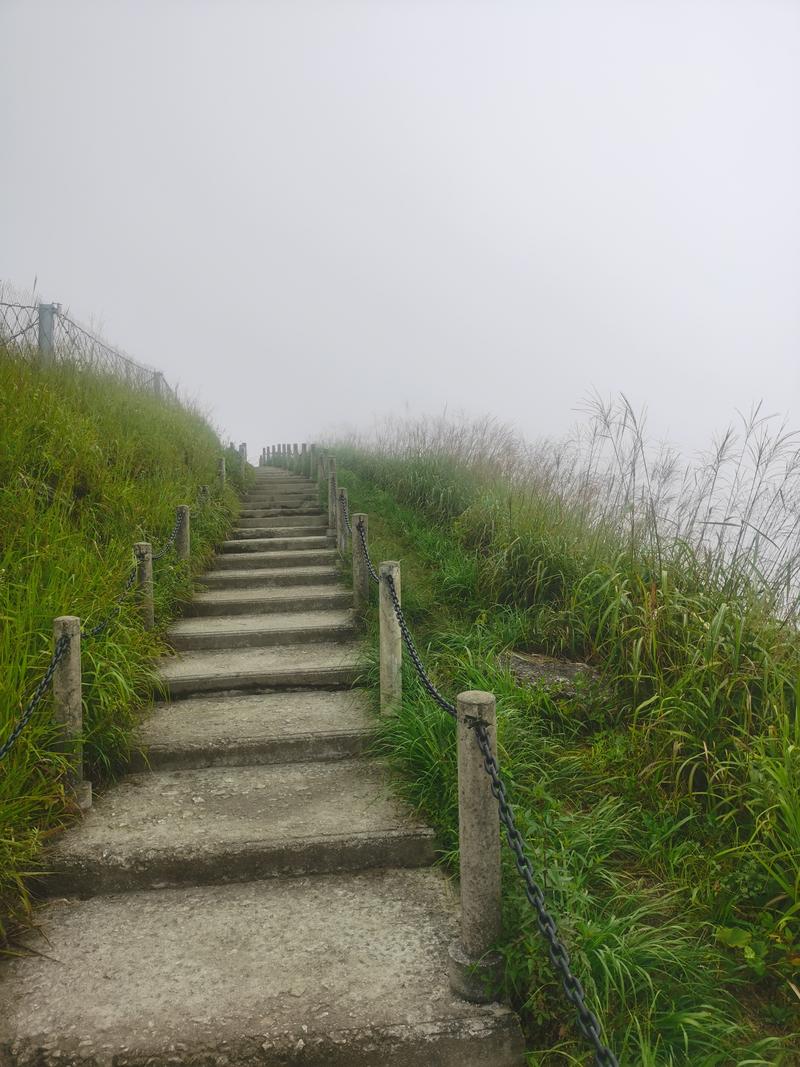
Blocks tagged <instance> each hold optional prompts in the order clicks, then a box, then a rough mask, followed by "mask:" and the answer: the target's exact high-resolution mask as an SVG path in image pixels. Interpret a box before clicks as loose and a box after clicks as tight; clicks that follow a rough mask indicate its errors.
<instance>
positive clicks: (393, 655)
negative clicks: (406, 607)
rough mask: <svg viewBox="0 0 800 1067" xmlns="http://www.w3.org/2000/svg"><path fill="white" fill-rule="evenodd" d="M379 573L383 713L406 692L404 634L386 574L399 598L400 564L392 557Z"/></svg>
mask: <svg viewBox="0 0 800 1067" xmlns="http://www.w3.org/2000/svg"><path fill="white" fill-rule="evenodd" d="M378 573H379V574H380V578H381V584H380V598H379V599H380V608H379V621H380V661H381V701H380V703H381V714H382V715H393V714H395V713H396V712H397V710H398V708H399V706H400V700H401V698H402V695H403V675H402V666H403V637H402V634H401V633H400V623H399V622H398V621H397V616H396V615H395V613H394V606H393V605H392V598H391V596H390V594H389V584H388V582H387V581H386V578H387V576H388V577H391V578H392V579H393V580H394V588H395V592H396V593H397V599H398V601H399V600H400V564H399V563H395V562H394V561H393V560H389V561H385V562H383V563H381V565H380V567H379V568H378Z"/></svg>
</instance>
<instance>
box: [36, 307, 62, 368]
mask: <svg viewBox="0 0 800 1067" xmlns="http://www.w3.org/2000/svg"><path fill="white" fill-rule="evenodd" d="M57 310H58V304H39V308H38V313H39V336H38V343H39V359H40V360H41V361H42V363H52V361H53V356H54V354H55V325H56V311H57Z"/></svg>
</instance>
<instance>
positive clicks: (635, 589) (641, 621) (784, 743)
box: [335, 428, 800, 1067]
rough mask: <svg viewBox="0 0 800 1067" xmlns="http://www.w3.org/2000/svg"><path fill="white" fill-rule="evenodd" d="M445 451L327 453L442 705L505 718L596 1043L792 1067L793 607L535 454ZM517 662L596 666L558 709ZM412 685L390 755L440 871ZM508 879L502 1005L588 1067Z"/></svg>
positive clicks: (679, 1059)
mask: <svg viewBox="0 0 800 1067" xmlns="http://www.w3.org/2000/svg"><path fill="white" fill-rule="evenodd" d="M488 438H489V439H488V444H490V445H491V444H492V443H493V439H492V437H491V434H489V435H488ZM458 445H459V447H454V446H453V442H452V441H451V440H448V439H446V436H444V437H443V435H441V434H440V435H439V436H438V437H434V439H433V440H430V439H429V440H427V441H426V442H425V443H424V447H420V446H419V442H418V441H416V440H414V429H413V428H410V429H409V430H408V432H407V433H406V434H405V435H404V431H403V430H402V428H398V429H397V430H396V432H395V436H394V438H393V440H391V441H390V442H389V443H388V444H387V443H386V442H383V443H382V445H381V446H380V447H375V446H365V445H359V444H358V443H352V442H338V443H337V444H336V445H335V453H336V455H337V460H338V468H339V480H340V484H342V485H345V486H347V488H348V490H349V493H350V501H351V509H352V510H353V511H356V510H359V511H365V512H367V513H368V514H369V518H370V538H371V547H372V552H373V558H374V559H375V560H376V561H377V560H379V559H382V558H383V559H385V558H397V559H400V560H402V564H403V599H404V609H405V611H406V613H407V616H408V618H409V622H410V624H411V625H412V630H413V632H414V634H415V638H416V639H417V643H418V645H419V647H420V650H421V651H422V652H423V658H424V659H425V660H426V662H427V663H428V664H429V666H430V669H431V672H432V674H433V676H434V677H435V679H436V680H437V682H438V683H439V684H440V686H441V688H442V689H443V691H444V692H445V693H446V694H447V695H448V696H450V697H451V698H452V697H453V696H454V695H455V694H456V693H457V692H459V691H461V690H465V689H471V688H475V689H484V690H489V691H491V692H494V693H495V694H496V695H497V697H498V715H499V743H500V752H501V763H502V767H503V772H504V776H505V778H506V780H507V782H508V784H509V787H510V791H511V795H512V797H513V800H514V803H515V810H516V814H517V818H518V820H519V824H520V827H521V829H523V831H524V833H525V835H526V837H527V839H528V841H529V844H530V855H531V859H532V860H533V863H534V868H535V871H536V874H537V877H538V878H539V880H540V881H541V882H542V884H543V886H544V887H545V892H546V896H547V899H548V902H549V904H550V906H551V907H552V909H553V912H554V913H555V915H556V916H557V919H558V922H559V926H560V929H561V931H562V934H563V936H564V938H565V940H566V941H567V943H568V945H569V948H570V952H571V954H572V958H573V962H574V965H575V969H576V971H577V973H578V974H579V976H580V977H581V980H582V981H583V982H584V984H585V987H586V989H587V992H588V993H589V995H590V998H591V1002H592V1003H593V1005H594V1006H595V1008H596V1009H597V1010H598V1011H599V1013H600V1014H601V1016H602V1018H603V1021H604V1024H605V1026H606V1037H607V1039H608V1040H609V1042H610V1043H611V1045H612V1046H613V1047H614V1049H615V1051H616V1052H617V1054H618V1055H619V1057H620V1060H621V1062H622V1063H630V1064H634V1063H635V1064H648V1065H649V1064H653V1065H656V1064H658V1065H668V1064H669V1065H676V1067H677V1065H684V1064H685V1065H688V1064H692V1065H707V1067H712V1065H717V1064H719V1065H723V1064H725V1065H728V1064H736V1065H742V1067H744V1065H745V1064H779V1063H786V1064H788V1063H793V1062H797V1060H798V1048H797V1045H796V1043H795V1039H794V1038H793V1036H792V1035H793V1033H794V1032H795V1031H796V1030H797V1029H798V1026H797V1021H798V1008H800V992H799V990H800V980H799V979H798V966H799V965H800V866H799V865H800V795H799V790H800V759H799V757H800V746H799V745H798V741H800V731H799V729H798V723H797V713H796V699H797V687H798V678H800V670H798V668H800V659H799V658H798V653H799V652H800V649H799V648H798V642H797V639H796V628H795V625H794V622H793V619H792V615H791V612H790V611H789V610H788V608H787V607H786V598H785V597H784V599H783V600H781V599H780V597H779V596H778V594H777V592H776V590H775V588H774V586H773V587H770V586H768V585H767V584H766V583H762V584H761V585H759V584H758V582H756V581H754V579H753V577H752V572H748V571H747V569H746V567H745V564H744V562H743V561H742V560H739V559H737V558H736V556H735V553H734V554H731V553H730V546H729V545H718V546H717V548H716V549H715V550H714V551H711V549H710V548H709V546H707V545H706V546H705V547H704V546H703V545H701V544H698V542H697V541H694V542H693V541H691V538H690V537H689V536H688V534H689V533H690V531H689V528H688V527H684V531H683V532H684V534H686V535H687V536H685V537H683V538H676V539H674V540H672V541H670V540H668V539H667V538H664V537H663V536H661V535H660V534H659V535H658V537H656V536H655V531H654V530H653V528H652V527H651V528H648V527H647V526H645V527H644V529H642V528H641V527H638V528H637V525H636V523H632V521H631V514H630V512H631V511H634V512H635V509H633V508H631V509H629V512H628V513H624V514H623V517H622V520H621V521H619V522H618V521H616V519H615V515H614V512H613V509H610V508H606V507H605V504H604V505H603V507H602V508H588V507H587V506H586V503H585V499H580V498H579V496H578V495H577V494H575V493H569V492H560V493H557V492H555V491H554V483H553V480H552V479H549V476H548V470H547V469H546V464H544V463H543V462H542V459H541V452H538V453H537V454H536V455H534V456H533V457H532V458H531V457H530V456H526V457H525V468H524V470H521V469H520V466H519V465H518V464H516V465H515V463H512V462H508V463H507V464H506V463H505V462H504V460H505V457H506V455H507V451H504V450H503V448H501V449H500V455H499V456H491V457H489V458H487V451H488V449H487V440H486V439H483V440H481V441H480V442H479V444H478V445H477V446H476V447H475V448H474V449H473V451H472V454H470V453H469V451H468V450H467V449H465V448H464V447H463V441H459V442H458ZM516 458H517V460H518V459H519V457H516ZM573 478H574V472H573ZM564 480H565V481H566V480H567V479H566V478H565V479H564ZM573 484H574V483H573ZM608 488H609V486H608V483H606V489H607V490H608ZM617 488H619V487H618V486H617ZM728 488H729V483H728ZM651 491H652V486H651ZM606 496H607V494H606ZM606 496H604V498H603V500H604V501H605V499H606ZM644 499H647V498H644ZM651 499H652V498H651ZM681 506H683V507H685V506H686V501H685V499H683V500H682V505H681ZM728 507H729V511H730V510H732V505H731V504H730V503H729V504H728ZM634 517H635V519H636V522H639V521H640V519H639V515H637V514H635V515H634ZM701 521H702V522H706V519H705V518H704V517H703V518H702V520H701ZM631 530H632V532H631ZM712 547H713V546H712ZM723 552H727V553H728V556H727V564H728V566H727V567H726V566H723V565H722V564H721V561H720V553H723ZM731 570H733V571H734V572H736V573H734V574H731V573H730V572H731ZM781 604H782V605H783V607H784V609H786V610H784V613H783V614H781V611H780V610H779V608H780V606H781ZM509 648H522V649H528V650H536V651H542V652H547V653H550V654H554V655H558V656H565V657H568V658H578V659H585V660H588V661H589V662H590V663H591V664H592V665H593V666H595V667H596V668H597V670H598V671H599V679H598V680H597V681H594V682H587V683H586V684H584V685H583V686H580V687H579V688H578V691H577V694H576V695H574V696H570V697H568V698H566V697H563V696H559V695H558V694H557V693H554V692H553V691H552V690H551V689H549V688H548V687H546V686H538V687H530V686H521V685H519V684H517V683H516V681H515V680H514V678H513V677H512V676H511V674H510V673H509V671H508V669H507V667H506V665H505V661H504V657H503V653H504V652H505V651H506V650H507V649H509ZM404 670H405V675H404V686H405V696H404V701H403V706H402V710H401V713H400V714H399V715H398V716H397V717H396V718H395V719H393V720H389V721H388V722H385V723H384V730H383V749H384V751H385V753H386V754H387V756H388V757H389V758H390V759H391V760H392V761H393V762H394V763H395V765H396V766H397V767H398V769H399V770H400V772H401V775H400V781H401V782H402V783H403V785H402V788H403V789H404V792H405V794H406V796H407V798H408V799H409V801H410V802H411V803H412V804H413V805H414V806H415V807H417V808H419V809H420V810H422V811H423V812H424V813H425V814H426V816H427V817H428V818H429V819H430V820H431V821H432V822H433V824H434V825H435V826H436V828H437V830H438V831H439V834H440V839H441V842H442V847H443V850H444V853H445V855H446V856H447V857H448V860H449V862H451V863H452V862H453V860H454V857H455V856H456V855H457V833H456V829H457V808H456V770H455V753H454V740H453V726H452V723H451V722H449V721H448V719H447V717H446V716H445V715H443V714H442V713H441V712H440V711H439V710H438V709H437V708H436V707H435V706H434V705H433V704H432V702H431V701H430V700H429V699H428V698H427V697H426V696H425V695H424V693H423V692H422V690H421V688H420V686H419V685H418V683H417V681H416V679H415V678H414V677H413V675H412V673H411V672H410V668H409V666H408V664H406V666H405V668H404ZM372 679H373V682H374V681H375V680H376V679H375V672H374V664H373V668H372ZM505 862H506V868H505V871H504V897H505V934H504V941H503V945H502V946H501V947H502V951H503V952H504V954H505V957H506V961H507V988H506V990H505V992H506V993H507V994H508V995H509V996H510V997H511V999H512V1000H513V1002H514V1004H515V1005H516V1006H517V1007H518V1008H519V1010H520V1011H521V1013H522V1016H523V1018H524V1020H525V1024H526V1029H527V1031H528V1034H529V1037H530V1047H531V1049H532V1050H535V1051H532V1052H531V1059H530V1062H531V1063H532V1064H538V1065H541V1067H545V1065H547V1067H550V1065H554V1064H566V1063H589V1062H590V1057H589V1055H588V1054H587V1053H586V1051H585V1050H584V1048H583V1046H582V1045H581V1043H580V1042H579V1041H578V1040H576V1038H575V1029H574V1025H573V1020H572V1017H571V1013H570V1010H569V1009H568V1007H566V1006H565V1001H564V997H563V995H562V993H561V990H560V987H559V985H558V983H557V981H556V979H555V976H554V975H553V972H552V970H551V967H550V964H549V961H548V959H547V957H546V955H545V954H544V952H543V949H542V945H541V941H540V938H539V936H538V932H537V930H536V927H535V922H534V919H533V916H532V914H531V910H530V908H529V906H528V905H527V903H526V901H525V899H524V897H523V895H522V892H521V885H520V882H519V879H518V877H517V875H516V873H515V872H514V870H513V869H512V867H511V864H510V861H509V857H508V855H506V861H505Z"/></svg>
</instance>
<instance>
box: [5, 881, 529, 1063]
mask: <svg viewBox="0 0 800 1067" xmlns="http://www.w3.org/2000/svg"><path fill="white" fill-rule="evenodd" d="M38 925H39V927H40V928H41V930H42V932H41V933H39V932H36V931H31V932H30V933H29V934H28V935H26V943H27V947H28V948H30V950H31V951H30V952H29V953H27V954H20V955H19V956H17V957H16V958H14V959H9V960H8V961H7V963H6V965H5V967H6V977H5V980H4V981H3V983H2V985H0V1047H2V1048H3V1049H4V1060H3V1062H4V1063H5V1064H7V1065H8V1067H23V1065H24V1067H30V1065H31V1064H38V1065H39V1067H56V1065H60V1067H78V1065H80V1067H102V1065H106V1064H112V1063H113V1064H119V1065H122V1064H145V1063H152V1064H174V1065H176V1067H182V1065H187V1067H188V1065H191V1067H196V1065H198V1064H222V1063H225V1064H228V1065H230V1067H239V1065H241V1067H244V1065H247V1067H252V1065H254V1064H262V1065H264V1067H297V1065H301V1064H302V1065H303V1067H412V1065H413V1067H421V1065H423V1064H424V1065H430V1067H522V1064H523V1062H524V1055H523V1045H522V1039H521V1035H520V1030H519V1024H518V1023H517V1021H516V1018H515V1016H514V1015H513V1013H512V1012H510V1011H509V1010H508V1009H506V1008H502V1007H500V1006H499V1005H496V1004H494V1005H483V1006H477V1005H473V1004H468V1003H467V1002H466V1001H464V1000H461V999H459V998H458V997H455V996H454V995H453V994H451V993H450V991H449V989H448V987H447V979H446V970H447V948H448V944H449V942H450V941H451V940H453V939H454V938H455V937H456V936H457V929H456V922H455V914H454V911H453V907H452V901H451V890H450V888H449V886H448V885H447V883H446V882H445V879H444V876H443V875H442V874H441V873H440V872H439V871H437V870H431V869H423V870H382V871H370V872H365V873H360V874H348V875H338V876H329V875H321V876H320V875H318V876H315V877H309V878H293V879H288V880H283V879H277V880H272V881H261V882H251V883H245V884H240V885H230V886H203V887H199V888H191V889H171V890H170V889H163V890H157V891H153V892H150V893H131V894H122V895H118V896H106V897H96V898H94V899H93V900H89V901H86V902H85V903H83V904H82V905H81V906H80V907H76V906H75V904H74V902H71V901H58V902H55V903H53V904H51V905H50V906H49V907H48V908H47V909H46V911H44V912H43V913H40V914H39V922H38Z"/></svg>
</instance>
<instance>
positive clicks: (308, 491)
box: [245, 487, 319, 504]
mask: <svg viewBox="0 0 800 1067" xmlns="http://www.w3.org/2000/svg"><path fill="white" fill-rule="evenodd" d="M318 499H319V491H318V490H317V489H315V488H311V487H309V488H302V489H301V488H288V489H283V488H281V489H257V490H255V491H254V492H250V493H248V494H247V496H246V497H245V500H246V501H247V502H248V504H252V503H253V501H254V500H288V501H297V500H314V501H316V500H318Z"/></svg>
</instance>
